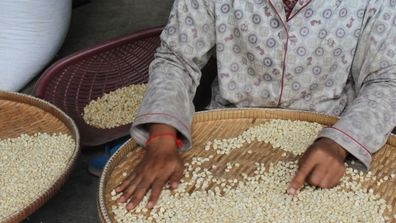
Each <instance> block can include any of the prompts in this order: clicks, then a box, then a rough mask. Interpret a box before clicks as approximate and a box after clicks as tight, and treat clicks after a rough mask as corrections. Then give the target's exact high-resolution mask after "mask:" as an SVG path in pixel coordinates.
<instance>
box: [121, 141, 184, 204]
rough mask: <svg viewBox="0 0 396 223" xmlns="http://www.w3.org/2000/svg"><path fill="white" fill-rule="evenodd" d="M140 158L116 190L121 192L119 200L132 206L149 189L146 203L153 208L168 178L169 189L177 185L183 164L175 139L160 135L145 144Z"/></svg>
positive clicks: (137, 202) (181, 174) (138, 201)
mask: <svg viewBox="0 0 396 223" xmlns="http://www.w3.org/2000/svg"><path fill="white" fill-rule="evenodd" d="M144 149H145V151H144V155H143V158H142V160H141V161H140V162H139V164H138V165H137V166H136V168H135V169H134V170H133V172H132V173H131V174H130V175H129V176H128V177H127V179H126V180H125V181H124V182H123V183H122V184H121V185H120V186H118V187H117V188H116V189H115V190H116V192H117V193H120V192H122V196H121V197H120V198H119V200H118V201H119V202H121V203H123V202H127V201H128V200H129V199H130V200H129V202H128V204H127V206H126V207H127V209H128V210H132V209H134V208H135V207H136V206H137V205H138V204H139V203H140V201H141V200H142V199H143V197H144V196H145V194H146V193H147V192H148V191H149V190H150V189H151V194H150V197H149V200H148V203H147V205H146V207H147V208H153V207H154V205H155V204H156V202H157V200H158V198H159V196H160V194H161V191H162V189H163V187H164V186H165V185H166V183H168V182H169V184H170V187H171V188H172V189H174V188H176V187H177V186H178V184H179V182H180V179H181V178H182V176H183V170H184V165H183V162H182V159H181V158H180V156H179V154H178V151H177V146H176V142H175V139H174V138H173V137H168V136H159V137H156V138H155V139H153V140H151V141H150V142H149V143H148V144H147V145H146V147H145V148H144Z"/></svg>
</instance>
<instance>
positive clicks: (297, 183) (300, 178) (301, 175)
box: [287, 162, 315, 195]
mask: <svg viewBox="0 0 396 223" xmlns="http://www.w3.org/2000/svg"><path fill="white" fill-rule="evenodd" d="M314 168H315V163H314V162H303V163H301V164H300V167H299V168H298V170H297V173H296V175H295V176H294V177H293V179H292V180H291V182H290V183H289V186H288V188H287V193H288V194H291V195H294V194H296V193H297V191H298V190H299V189H300V188H301V187H302V186H303V185H304V183H305V180H306V179H307V177H308V176H309V175H310V173H311V172H312V170H313V169H314Z"/></svg>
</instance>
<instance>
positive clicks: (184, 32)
mask: <svg viewBox="0 0 396 223" xmlns="http://www.w3.org/2000/svg"><path fill="white" fill-rule="evenodd" d="M213 2H214V1H200V0H176V1H175V2H174V5H173V8H172V10H171V13H170V16H169V20H168V24H167V25H166V27H165V28H164V30H163V31H162V33H161V45H160V46H159V47H158V49H157V51H156V54H155V59H154V60H153V61H152V62H151V64H150V68H149V81H148V86H147V90H146V93H145V96H144V99H143V102H142V104H141V106H140V108H139V110H138V113H137V115H136V118H135V120H134V122H133V125H132V128H131V136H132V137H133V138H134V139H135V140H136V142H137V143H138V144H140V145H143V144H144V142H145V141H146V140H147V138H148V131H147V129H146V128H145V126H146V124H148V123H163V124H168V125H171V126H173V127H174V128H176V129H177V131H178V133H179V134H180V135H181V137H182V140H183V142H184V143H183V144H184V145H183V148H182V149H188V148H190V147H191V122H192V116H193V113H194V105H193V102H192V101H193V98H194V95H195V92H196V88H197V87H198V85H199V81H200V78H201V69H202V68H203V66H204V65H205V64H206V63H207V61H208V60H209V58H210V56H211V52H212V48H214V45H215V25H214V17H215V16H214V13H213V12H214V6H213V5H212V4H214V3H213Z"/></svg>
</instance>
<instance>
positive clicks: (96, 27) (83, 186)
mask: <svg viewBox="0 0 396 223" xmlns="http://www.w3.org/2000/svg"><path fill="white" fill-rule="evenodd" d="M172 3H173V0H161V1H158V0H91V1H90V2H89V3H87V4H84V5H81V6H79V7H77V8H74V9H73V15H72V21H71V25H70V29H69V33H68V36H67V37H66V39H65V42H64V44H63V46H62V48H61V49H60V51H59V53H58V55H57V56H56V58H54V61H56V60H58V59H60V58H62V57H64V56H67V55H69V54H71V53H73V52H75V51H77V50H81V49H84V48H86V47H90V46H93V45H95V44H99V43H101V42H103V41H106V40H109V39H111V38H115V37H119V36H124V35H126V34H129V33H131V32H134V31H137V30H140V29H144V28H149V27H154V26H159V25H163V24H165V23H166V21H167V18H168V14H169V10H170V8H171V5H172ZM37 78H38V77H36V78H35V79H34V80H33V81H31V82H30V83H29V84H28V85H27V86H26V87H25V88H24V89H23V90H21V92H23V93H27V94H32V90H33V86H34V84H35V81H36V80H37ZM102 151H103V146H98V147H96V148H82V153H81V155H80V157H79V158H78V160H77V163H76V167H75V168H74V170H73V172H72V173H71V176H70V178H69V179H68V180H67V182H66V183H65V185H64V186H63V187H62V188H61V190H60V191H59V192H58V193H57V194H56V195H55V196H54V197H53V198H52V199H50V200H49V201H48V202H47V203H46V204H45V205H44V206H43V207H41V208H40V209H39V210H38V211H36V212H35V213H34V214H33V215H31V216H30V217H29V218H27V219H26V220H24V221H23V222H24V223H30V222H31V223H39V222H40V223H41V222H42V223H63V222H64V223H96V222H98V221H99V220H98V212H97V210H96V199H97V190H98V183H99V179H98V178H97V177H94V176H91V175H90V174H89V173H88V172H87V165H88V160H89V158H90V157H93V156H94V155H96V154H98V153H100V152H102Z"/></svg>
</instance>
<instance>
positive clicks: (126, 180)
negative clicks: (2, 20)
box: [115, 174, 135, 193]
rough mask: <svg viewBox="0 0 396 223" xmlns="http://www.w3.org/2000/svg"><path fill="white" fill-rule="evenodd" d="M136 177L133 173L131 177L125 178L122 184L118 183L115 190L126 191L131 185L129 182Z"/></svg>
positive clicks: (118, 191)
mask: <svg viewBox="0 0 396 223" xmlns="http://www.w3.org/2000/svg"><path fill="white" fill-rule="evenodd" d="M134 178H135V174H132V175H131V176H130V177H128V178H127V179H125V180H124V181H123V182H122V183H121V184H120V185H118V186H117V187H116V188H115V191H116V192H117V193H120V192H122V191H124V190H125V189H126V188H127V187H128V186H129V184H130V183H131V182H132V181H133V180H134Z"/></svg>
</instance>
